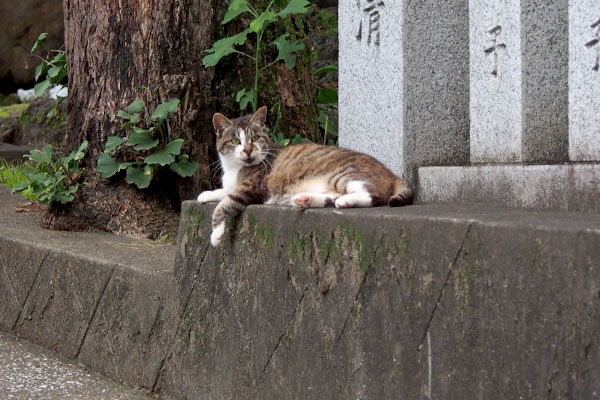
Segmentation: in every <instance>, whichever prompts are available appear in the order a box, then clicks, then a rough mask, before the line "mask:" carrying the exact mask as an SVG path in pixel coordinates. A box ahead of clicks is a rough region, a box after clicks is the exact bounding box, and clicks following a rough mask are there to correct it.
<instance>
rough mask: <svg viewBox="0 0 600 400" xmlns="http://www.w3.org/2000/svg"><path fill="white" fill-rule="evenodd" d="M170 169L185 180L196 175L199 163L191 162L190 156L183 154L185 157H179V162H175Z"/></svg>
mask: <svg viewBox="0 0 600 400" xmlns="http://www.w3.org/2000/svg"><path fill="white" fill-rule="evenodd" d="M169 167H170V168H171V170H173V171H174V172H175V173H177V174H178V175H179V176H182V177H184V178H185V177H188V176H192V175H194V174H195V173H196V170H197V169H198V163H197V162H189V161H188V156H187V155H185V154H183V155H181V156H179V157H177V162H174V163H173V164H171V165H170V166H169Z"/></svg>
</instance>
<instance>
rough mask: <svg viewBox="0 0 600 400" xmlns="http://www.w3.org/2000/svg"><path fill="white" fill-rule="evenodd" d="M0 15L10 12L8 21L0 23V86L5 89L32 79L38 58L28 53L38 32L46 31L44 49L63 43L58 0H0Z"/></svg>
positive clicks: (7, 89)
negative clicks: (0, 55) (27, 67)
mask: <svg viewBox="0 0 600 400" xmlns="http://www.w3.org/2000/svg"><path fill="white" fill-rule="evenodd" d="M0 15H6V16H10V23H4V24H2V25H1V26H0V54H2V57H0V88H2V89H1V90H2V91H3V92H5V93H7V92H14V91H16V89H17V88H18V87H22V86H25V85H31V84H32V83H33V80H34V68H35V66H36V65H37V64H38V60H36V59H34V58H32V57H30V50H31V46H32V45H33V43H34V42H35V41H36V39H37V38H38V36H39V35H40V33H42V32H48V37H47V39H46V42H45V44H46V47H47V48H48V49H58V48H60V46H61V45H62V44H63V42H64V20H63V12H62V1H61V0H45V1H44V0H21V1H14V0H0ZM28 64H29V69H26V66H27V65H28Z"/></svg>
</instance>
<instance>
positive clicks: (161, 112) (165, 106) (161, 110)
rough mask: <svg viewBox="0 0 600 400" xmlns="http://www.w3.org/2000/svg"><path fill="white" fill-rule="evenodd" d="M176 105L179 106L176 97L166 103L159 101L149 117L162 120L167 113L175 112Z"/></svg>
mask: <svg viewBox="0 0 600 400" xmlns="http://www.w3.org/2000/svg"><path fill="white" fill-rule="evenodd" d="M177 107H179V100H178V99H175V100H171V101H169V102H166V103H161V104H159V105H158V107H156V110H154V113H153V114H152V116H151V117H150V118H151V119H153V120H157V119H159V120H163V119H165V118H167V116H168V115H169V114H174V113H176V112H177Z"/></svg>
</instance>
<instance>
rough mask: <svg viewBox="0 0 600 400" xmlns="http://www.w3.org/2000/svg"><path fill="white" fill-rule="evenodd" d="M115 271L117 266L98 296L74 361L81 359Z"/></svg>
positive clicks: (113, 267) (112, 269)
mask: <svg viewBox="0 0 600 400" xmlns="http://www.w3.org/2000/svg"><path fill="white" fill-rule="evenodd" d="M115 269H116V265H113V266H112V268H111V270H110V275H109V276H108V279H107V280H106V282H105V283H104V287H103V288H102V291H101V292H100V296H98V301H96V305H95V306H94V311H92V315H91V316H90V320H89V321H88V324H87V327H86V328H85V331H84V332H83V337H82V338H81V342H80V343H79V346H78V347H77V352H76V353H75V357H73V359H74V360H76V359H77V358H78V357H79V354H80V353H81V349H82V348H83V344H84V343H85V339H86V338H87V335H88V332H89V331H90V328H91V327H92V323H93V322H94V318H95V317H96V312H98V308H100V302H101V301H102V298H103V297H104V293H105V292H106V288H107V287H108V284H109V283H110V281H111V280H112V277H113V275H114V273H115Z"/></svg>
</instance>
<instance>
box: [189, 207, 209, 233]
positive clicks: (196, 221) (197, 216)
mask: <svg viewBox="0 0 600 400" xmlns="http://www.w3.org/2000/svg"><path fill="white" fill-rule="evenodd" d="M184 218H185V219H186V220H187V224H186V225H187V226H186V233H187V236H188V238H190V239H192V240H195V239H198V237H199V235H198V233H199V232H200V230H201V229H203V228H204V224H205V223H206V214H205V213H204V210H202V209H201V208H200V207H188V208H186V209H185V211H184Z"/></svg>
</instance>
